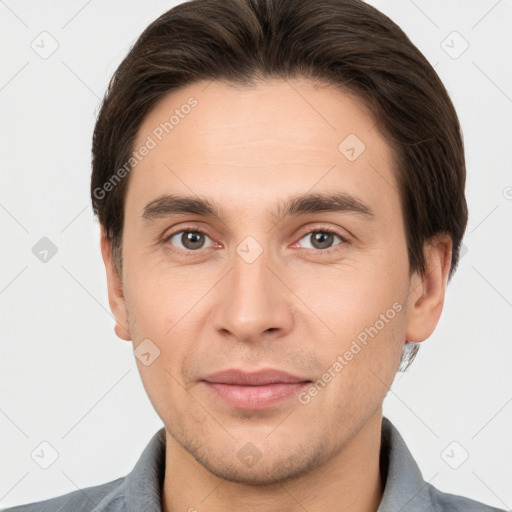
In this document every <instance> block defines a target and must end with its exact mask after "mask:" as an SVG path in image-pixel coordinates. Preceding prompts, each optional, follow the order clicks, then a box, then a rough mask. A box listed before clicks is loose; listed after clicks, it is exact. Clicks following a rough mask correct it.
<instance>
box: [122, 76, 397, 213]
mask: <svg viewBox="0 0 512 512" xmlns="http://www.w3.org/2000/svg"><path fill="white" fill-rule="evenodd" d="M145 145H146V146H148V147H149V146H151V149H150V150H149V151H145V153H146V155H145V156H144V157H143V158H142V159H141V160H140V161H139V162H138V163H137V165H136V166H135V167H134V169H133V171H132V172H131V176H130V183H129V187H128V192H127V200H126V204H127V207H128V203H129V202H131V203H134V204H136V207H137V210H138V211H141V209H142V208H143V206H144V205H145V204H147V202H149V201H150V200H154V199H155V198H156V197H157V196H159V195H162V194H164V193H173V192H176V191H177V190H179V191H181V192H186V193H188V194H189V195H190V194H196V195H197V194H198V195H201V196H208V195H209V192H213V191H215V192H216V193H217V199H218V200H219V201H220V202H221V203H222V201H223V199H225V200H226V201H230V200H232V199H233V197H238V198H240V200H242V199H243V198H245V204H249V203H251V204H253V205H254V206H257V205H258V204H260V205H261V196H262V194H263V192H265V195H266V196H268V197H269V198H270V196H271V195H272V194H275V195H280V196H282V195H283V194H286V195H288V194H290V195H293V193H299V192H304V191H314V192H327V191H329V190H332V189H333V188H334V187H336V188H337V189H339V190H343V191H346V192H348V193H353V194H356V195H360V193H361V192H362V191H365V194H366V195H367V196H369V198H370V199H371V196H372V195H373V196H377V195H381V196H383V197H381V198H380V201H381V202H383V201H384V202H385V201H386V197H387V199H388V200H389V201H393V200H396V199H397V186H396V181H395V176H394V173H393V171H392V168H393V158H392V157H393V155H392V153H391V149H390V147H389V145H388V144H387V142H386V140H385V139H384V137H383V136H382V135H381V134H380V132H379V131H378V130H377V128H376V126H375V122H374V119H373V116H372V115H371V114H370V112H369V111H368V110H367V109H366V108H365V106H364V104H363V103H362V102H361V101H360V100H359V99H358V98H357V97H355V96H354V95H352V94H348V93H342V92H340V91H338V90H335V89H333V88H328V87H326V86H325V85H320V84H318V83H314V82H311V81H307V80H297V79H295V80H284V79H272V80H268V81H265V82H258V83H256V85H254V86H250V87H246V86H236V87H235V86H233V85H230V84H226V83H223V82H219V81H211V82H198V83H195V84H192V85H190V86H187V87H184V88H182V89H180V90H177V91H173V92H172V93H169V94H168V95H166V96H165V97H164V98H162V99H161V100H160V101H159V102H158V103H157V104H156V105H155V106H154V107H153V108H152V109H151V111H150V112H149V114H148V115H146V117H145V119H144V120H143V122H142V124H141V126H140V128H139V130H138V133H137V137H136V140H135V143H134V148H133V149H134V150H135V151H137V150H138V149H140V148H142V147H143V146H145ZM383 187H384V188H387V189H389V190H384V189H383ZM251 192H252V193H251ZM254 192H255V193H254ZM258 192H261V193H262V194H259V193H258ZM386 194H387V196H386ZM256 198H257V199H256ZM142 203H144V204H142Z"/></svg>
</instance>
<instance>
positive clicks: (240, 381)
mask: <svg viewBox="0 0 512 512" xmlns="http://www.w3.org/2000/svg"><path fill="white" fill-rule="evenodd" d="M202 383H203V384H204V385H205V387H206V389H207V390H208V391H209V392H210V393H212V395H213V396H214V397H215V398H218V399H220V400H222V401H223V402H224V403H226V404H227V405H229V406H231V407H234V408H236V409H250V410H260V409H267V408H269V407H272V406H275V405H278V404H279V403H280V402H282V401H284V400H286V399H287V398H290V397H291V396H292V395H295V394H297V393H298V392H300V390H301V389H303V388H304V387H305V386H307V385H308V384H310V383H311V381H310V380H308V379H305V378H303V377H298V376H295V375H292V374H290V373H288V372H284V371H282V370H275V369H264V370H259V371H258V372H253V373H248V372H244V371H242V370H238V369H230V370H224V371H221V372H217V373H214V374H212V375H209V376H208V377H206V378H204V379H202Z"/></svg>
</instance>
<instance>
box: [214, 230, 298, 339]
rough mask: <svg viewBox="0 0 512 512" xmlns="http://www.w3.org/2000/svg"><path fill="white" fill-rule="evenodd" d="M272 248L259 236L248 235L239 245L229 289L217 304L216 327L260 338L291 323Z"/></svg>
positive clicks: (240, 336) (242, 335)
mask: <svg viewBox="0 0 512 512" xmlns="http://www.w3.org/2000/svg"><path fill="white" fill-rule="evenodd" d="M272 262H273V258H272V254H271V251H270V250H268V249H265V247H263V246H262V244H260V243H259V242H258V241H257V240H256V239H255V238H253V237H246V238H245V239H244V240H242V242H240V243H239V244H238V246H237V247H236V249H235V251H234V253H233V257H232V270H231V272H230V273H229V275H228V276H227V279H226V280H225V283H224V286H225V287H226V289H225V292H224V293H222V294H221V295H222V298H221V299H220V302H219V303H218V304H217V305H216V307H217V312H216V328H217V329H219V330H224V331H229V332H230V333H231V334H233V335H234V336H235V337H236V338H237V339H239V340H241V341H253V340H257V339H258V337H259V336H261V335H262V334H263V333H264V332H265V331H267V330H269V329H273V330H275V329H280V330H286V329H288V328H289V327H290V325H291V311H290V308H289V307H287V300H288V298H287V296H286V287H284V286H283V285H282V283H280V281H279V279H277V277H276V276H275V275H274V272H275V270H274V271H273V270H272V267H273V264H272Z"/></svg>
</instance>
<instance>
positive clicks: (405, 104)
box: [91, 0, 468, 370]
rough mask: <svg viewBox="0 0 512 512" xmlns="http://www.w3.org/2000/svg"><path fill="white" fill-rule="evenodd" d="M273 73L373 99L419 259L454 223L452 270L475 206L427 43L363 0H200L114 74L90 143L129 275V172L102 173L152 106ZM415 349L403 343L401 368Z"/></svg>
mask: <svg viewBox="0 0 512 512" xmlns="http://www.w3.org/2000/svg"><path fill="white" fill-rule="evenodd" d="M273 77H276V78H284V79H287V78H299V77H300V78H307V79H312V80H315V81H320V82H322V83H325V84H327V85H331V86H334V87H335V88H337V89H339V90H340V91H342V92H348V93H352V94H355V95H357V97H358V98H360V99H361V100H362V101H363V104H364V105H365V106H366V107H367V108H369V110H370V112H371V113H372V114H373V116H374V119H375V122H376V125H377V127H378V128H379V130H380V131H381V133H382V134H383V135H384V136H385V138H386V140H387V141H388V143H389V145H390V147H391V148H392V150H393V155H394V159H395V173H396V177H397V182H398V183H399V189H400V196H401V202H402V212H403V216H404V221H405V228H406V238H407V249H408V256H409V263H410V271H411V273H412V272H414V271H418V272H420V273H422V274H423V273H424V271H425V258H424V252H423V246H424V242H426V241H427V240H428V239H430V238H431V237H433V236H434V235H436V234H438V233H447V234H449V235H450V236H451V238H452V241H453V252H452V261H451V269H450V278H451V276H452V274H453V272H454V270H455V268H456V266H457V262H458V258H459V249H460V243H461V240H462V236H463V234H464V230H465V228H466V224H467V215H468V214H467V206H466V199H465V196H464V187H465V178H466V171H465V159H464V147H463V139H462V133H461V129H460V125H459V120H458V117H457V114H456V112H455V108H454V106H453V104H452V102H451V100H450V98H449V95H448V93H447V91H446V89H445V87H444V86H443V84H442V82H441V80H440V79H439V77H438V75H437V74H436V72H435V70H434V69H433V68H432V66H431V65H430V64H429V62H428V61H427V59H426V58H425V57H424V56H423V54H422V53H421V52H420V51H419V50H418V49H417V48H416V47H415V46H414V44H413V43H412V42H411V41H410V40H409V38H408V37H407V36H406V35H405V33H404V32H403V31H402V30H401V29H400V27H398V25H396V24H395V23H394V22H393V21H392V20H390V19H389V18H388V17H387V16H385V15H384V14H383V13H381V12H380V11H378V10H377V9H375V8H374V7H372V6H370V5H368V4H366V3H364V2H363V1H361V0H191V1H188V2H185V3H182V4H179V5H178V6H176V7H174V8H172V9H170V10H169V11H167V12H165V13H164V14H162V15H161V16H160V17H159V18H158V19H156V20H155V21H154V22H152V23H151V24H150V25H149V26H148V27H147V28H146V29H145V30H144V32H143V33H142V34H141V35H140V37H139V38H138V40H137V41H136V42H135V44H134V45H133V47H132V48H131V49H130V51H129V53H128V55H127V56H126V58H125V59H124V60H123V61H122V62H121V64H120V65H119V67H118V69H117V70H116V72H115V73H114V76H113V77H112V79H111V81H110V84H109V87H108V90H107V92H106V95H105V97H104V99H103V103H102V106H101V109H100V112H99V115H98V118H97V122H96V126H95V129H94V135H93V144H92V156H93V158H92V179H91V200H92V205H93V210H94V213H95V214H96V215H97V216H98V219H99V222H100V223H101V225H102V226H103V228H104V229H105V232H106V234H107V236H108V237H109V239H110V240H111V242H112V252H113V258H114V262H115V264H116V269H117V270H118V272H119V275H120V276H121V277H122V254H121V247H122V232H123V218H124V198H125V190H126V186H127V182H128V178H129V174H126V173H123V179H121V180H119V182H118V183H116V184H115V186H112V187H109V188H111V190H109V192H108V193H106V192H105V191H106V188H104V184H106V183H107V182H109V180H111V179H112V177H113V176H114V173H115V172H116V170H117V169H120V168H121V167H122V166H125V164H126V162H129V160H130V155H131V153H132V151H133V144H134V140H135V137H136V135H137V132H138V129H139V127H140V125H141V123H142V121H143V119H144V117H145V116H146V115H147V114H148V112H149V110H150V109H151V108H152V107H153V106H154V105H155V104H156V102H157V101H159V100H160V99H162V97H163V96H165V95H166V94H168V93H169V92H172V91H175V90H177V89H178V88H182V87H184V86H187V85H190V84H192V83H194V82H198V81H202V80H222V81H226V82H229V83H232V84H238V85H243V86H250V85H254V84H255V83H257V81H258V80H262V79H266V78H273ZM125 169H126V167H125ZM125 174H126V176H125ZM110 182H111V181H110ZM417 349H418V344H411V343H409V342H406V343H405V345H404V353H403V356H402V362H401V366H400V369H401V370H405V369H406V368H407V366H408V365H409V364H410V362H412V359H413V358H414V356H415V354H416V351H417Z"/></svg>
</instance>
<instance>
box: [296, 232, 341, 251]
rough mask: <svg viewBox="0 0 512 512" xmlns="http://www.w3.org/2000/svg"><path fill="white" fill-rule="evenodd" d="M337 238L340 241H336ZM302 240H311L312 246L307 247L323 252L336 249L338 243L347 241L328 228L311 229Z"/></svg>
mask: <svg viewBox="0 0 512 512" xmlns="http://www.w3.org/2000/svg"><path fill="white" fill-rule="evenodd" d="M336 238H338V239H339V240H340V243H338V244H336V243H335V241H336ZM301 240H309V241H310V244H311V247H306V248H311V249H314V250H316V251H321V252H330V251H331V250H336V247H337V246H338V245H342V243H343V242H345V241H346V240H345V239H344V238H343V237H342V236H340V235H338V234H337V233H334V232H333V231H330V230H326V229H318V230H315V231H310V232H309V233H307V234H306V235H305V236H303V237H302V238H301Z"/></svg>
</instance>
